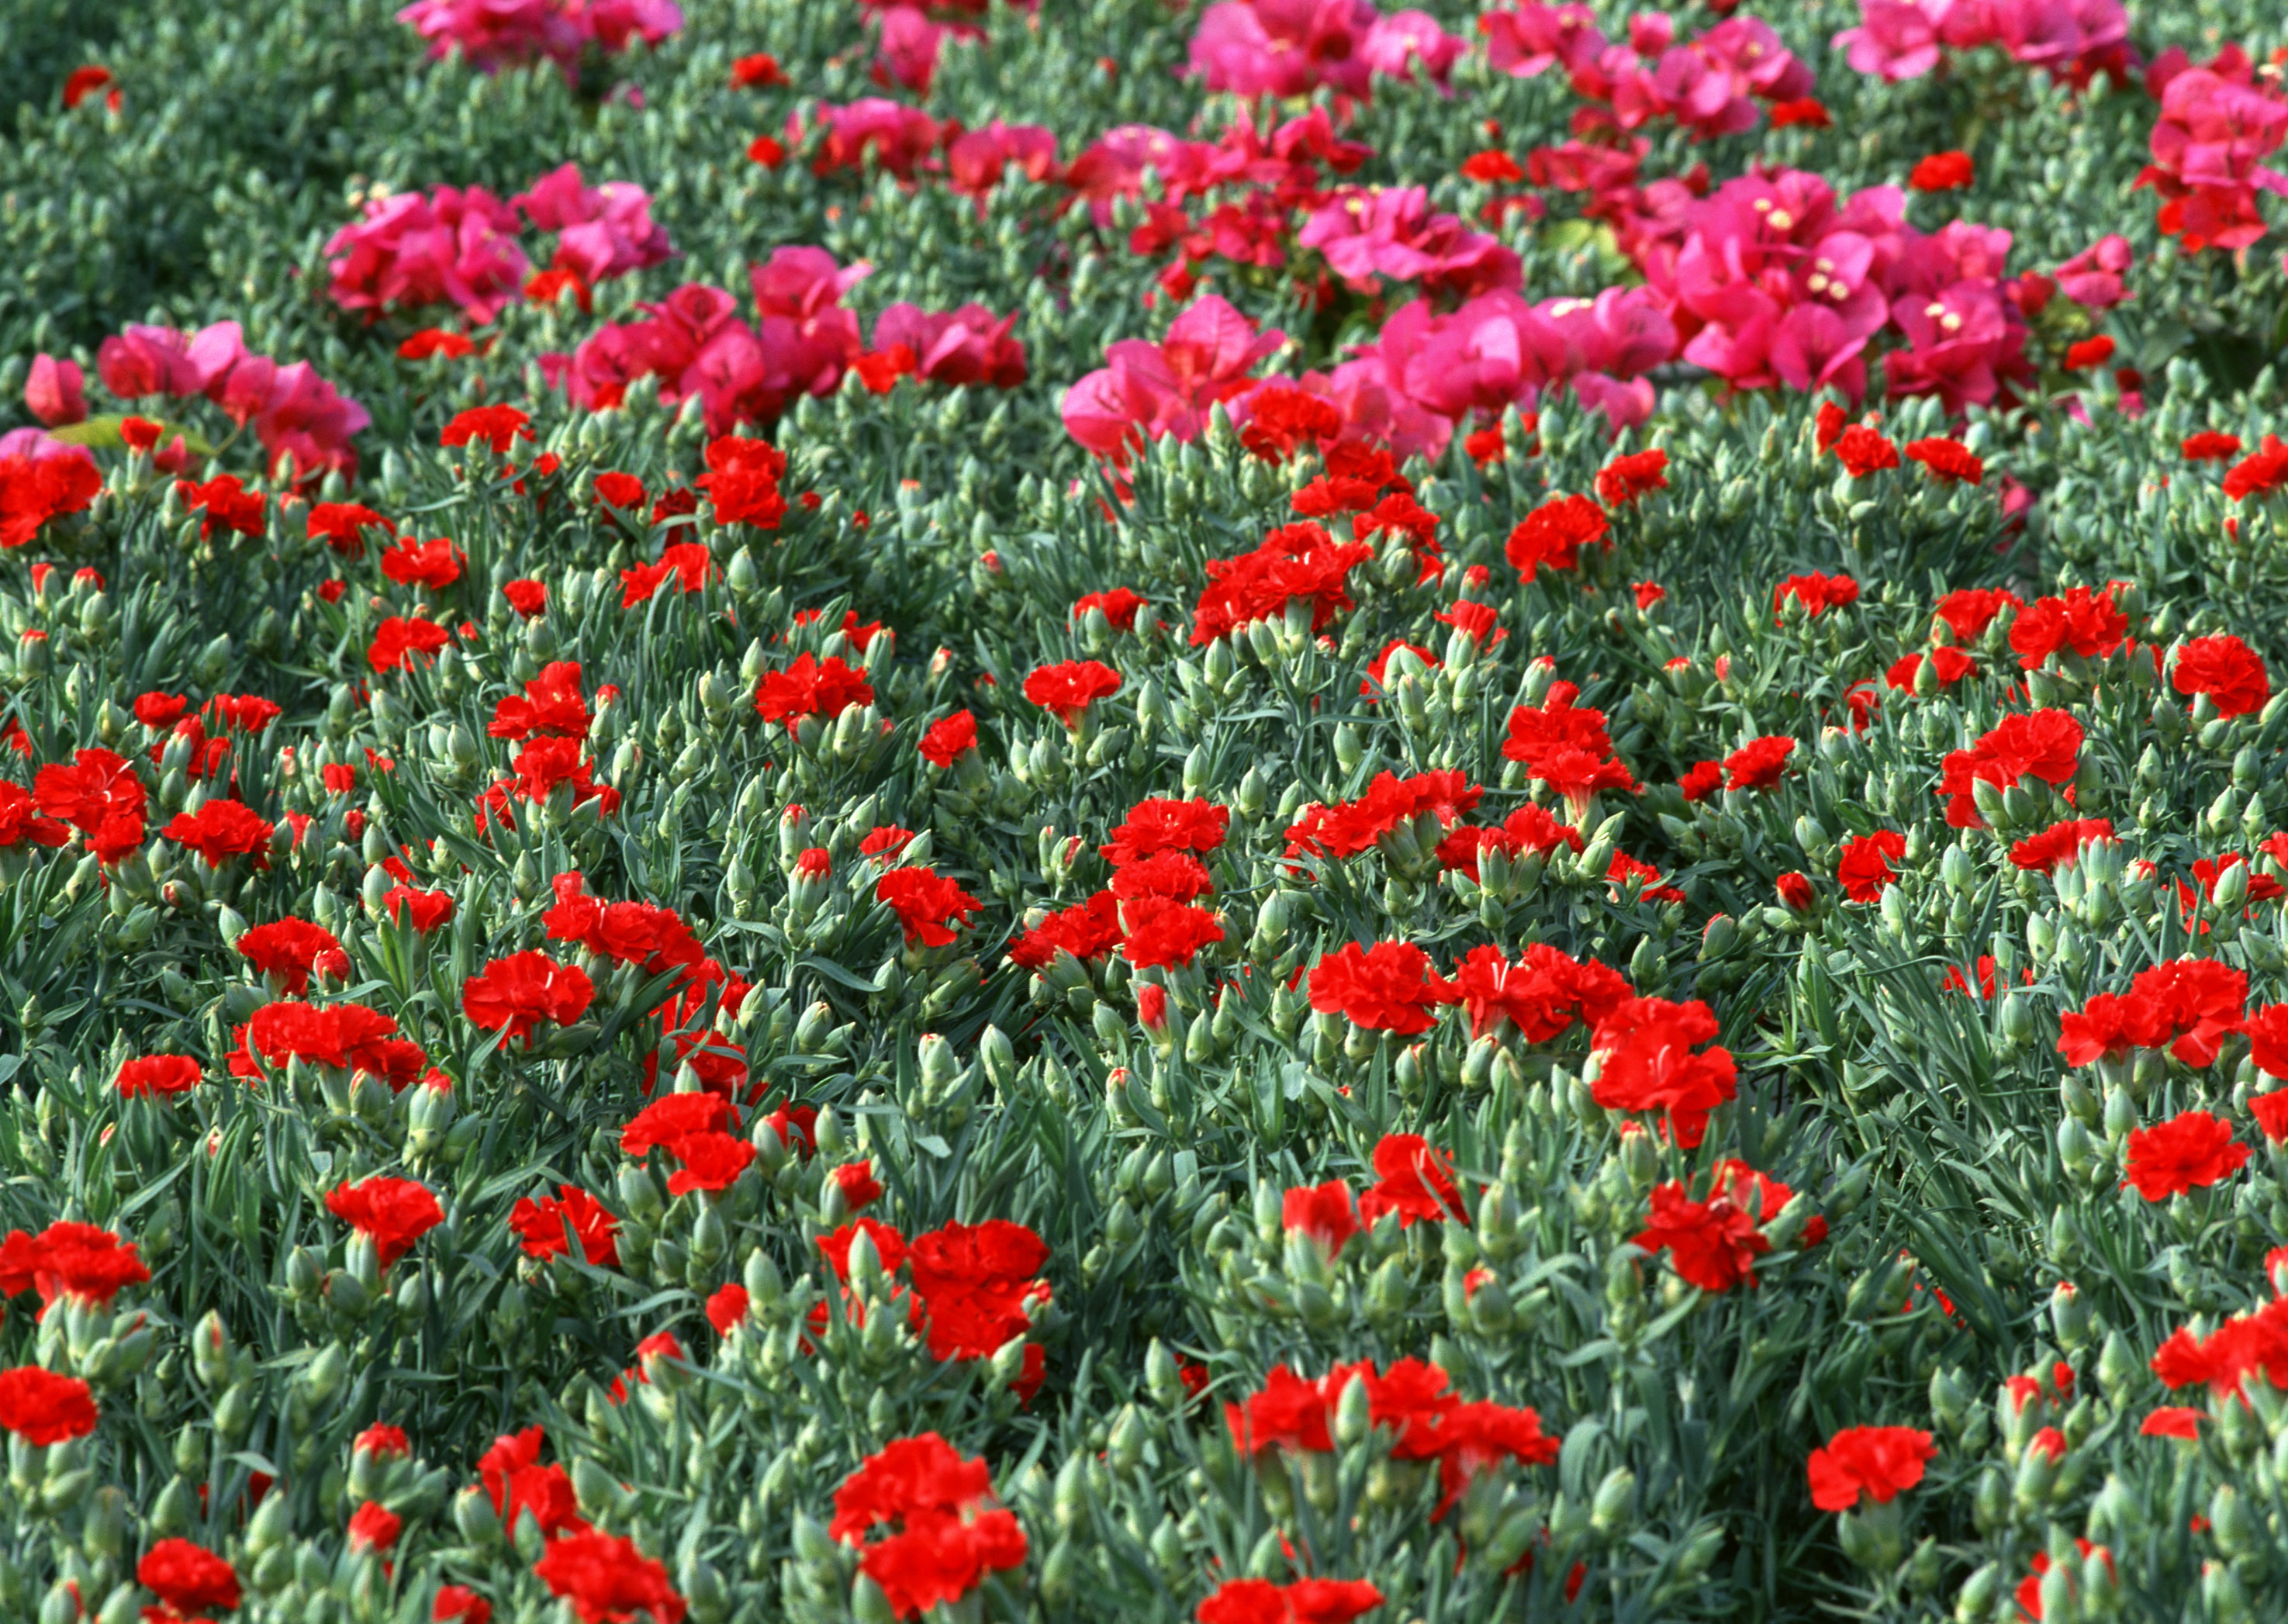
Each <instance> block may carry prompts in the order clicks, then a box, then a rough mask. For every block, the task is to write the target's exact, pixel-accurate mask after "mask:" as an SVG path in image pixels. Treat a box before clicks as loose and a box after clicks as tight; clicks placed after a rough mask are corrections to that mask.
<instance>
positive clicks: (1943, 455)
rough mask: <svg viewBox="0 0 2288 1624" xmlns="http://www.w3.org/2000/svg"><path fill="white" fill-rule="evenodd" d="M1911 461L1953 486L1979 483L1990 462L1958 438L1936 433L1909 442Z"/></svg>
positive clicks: (1908, 449) (1908, 451)
mask: <svg viewBox="0 0 2288 1624" xmlns="http://www.w3.org/2000/svg"><path fill="white" fill-rule="evenodd" d="M1907 460H1908V461H1909V462H1912V463H1921V464H1922V465H1923V466H1924V467H1926V468H1927V469H1929V470H1930V471H1931V472H1932V474H1933V475H1934V476H1935V477H1936V478H1938V479H1943V480H1945V481H1946V482H1947V483H1949V484H1950V485H1978V484H1982V483H1983V482H1984V480H1985V479H1986V464H1985V463H1984V462H1983V461H1982V460H1981V459H1980V458H1979V456H1978V454H1977V453H1975V452H1974V451H1973V450H1971V448H1969V447H1967V446H1966V445H1964V444H1963V443H1962V442H1961V441H1960V440H1949V439H1946V438H1944V437H1942V436H1934V437H1933V438H1931V439H1928V440H1910V441H1908V442H1907Z"/></svg>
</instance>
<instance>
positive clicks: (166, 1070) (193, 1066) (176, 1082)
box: [115, 1055, 204, 1099]
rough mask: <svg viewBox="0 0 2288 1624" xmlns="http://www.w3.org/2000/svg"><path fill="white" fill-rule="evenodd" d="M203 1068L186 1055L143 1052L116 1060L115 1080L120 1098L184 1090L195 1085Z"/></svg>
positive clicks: (183, 1091) (168, 1094)
mask: <svg viewBox="0 0 2288 1624" xmlns="http://www.w3.org/2000/svg"><path fill="white" fill-rule="evenodd" d="M203 1074H204V1072H203V1068H202V1067H201V1066H200V1065H199V1063H198V1062H197V1061H196V1060H195V1059H193V1058H191V1057H190V1056H188V1055H145V1056H142V1057H141V1058H138V1059H133V1060H123V1061H121V1062H120V1063H119V1075H118V1076H117V1078H116V1079H115V1082H116V1084H117V1087H118V1089H119V1097H121V1098H122V1099H134V1098H137V1097H143V1098H160V1097H168V1096H171V1095H176V1094H187V1093H188V1092H189V1091H190V1090H191V1089H195V1088H197V1087H198V1086H199V1080H200V1078H201V1077H202V1076H203Z"/></svg>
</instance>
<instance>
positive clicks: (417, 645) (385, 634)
mask: <svg viewBox="0 0 2288 1624" xmlns="http://www.w3.org/2000/svg"><path fill="white" fill-rule="evenodd" d="M451 640H452V639H451V637H450V635H449V633H448V632H447V631H446V630H445V629H444V628H443V627H442V626H440V625H437V624H435V623H434V622H430V621H425V620H423V619H422V618H421V617H420V616H418V615H415V616H413V617H411V618H410V619H408V618H407V617H406V616H404V615H400V614H393V615H390V616H389V617H387V618H386V619H385V620H384V621H383V622H381V624H380V625H379V626H377V627H376V628H375V629H374V634H373V642H372V644H371V646H369V647H368V648H367V649H366V651H365V657H366V661H367V663H369V665H371V666H372V667H373V669H375V670H377V671H392V670H395V669H397V668H398V667H399V666H401V665H403V664H405V663H406V661H408V660H409V659H410V658H411V657H412V656H413V655H415V654H435V653H436V652H437V651H438V650H439V649H441V648H443V647H444V646H445V645H446V644H447V643H449V642H450V641H451Z"/></svg>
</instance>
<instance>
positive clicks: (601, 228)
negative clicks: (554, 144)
mask: <svg viewBox="0 0 2288 1624" xmlns="http://www.w3.org/2000/svg"><path fill="white" fill-rule="evenodd" d="M509 202H510V204H511V205H512V207H514V208H517V209H520V210H523V211H524V218H526V219H528V220H529V221H531V222H532V226H533V229H534V230H536V231H552V232H554V233H556V234H557V238H556V257H555V259H554V261H553V263H554V264H555V265H557V266H558V267H560V268H561V269H564V270H568V271H573V272H576V273H578V275H579V277H580V279H581V280H582V281H585V282H587V283H589V284H591V285H593V284H594V283H597V282H600V281H605V280H606V279H608V278H609V277H614V276H624V275H626V274H627V273H630V272H632V271H641V270H646V269H647V268H649V267H650V266H652V265H658V264H661V263H662V262H663V261H665V260H667V259H671V258H672V257H674V255H675V245H674V244H673V243H671V242H669V241H668V238H667V231H666V229H665V228H664V227H663V226H657V225H655V224H654V223H653V221H652V218H651V198H650V197H649V195H648V194H646V193H645V191H644V189H643V188H642V187H641V186H636V185H633V184H632V183H631V182H628V181H624V180H613V181H607V182H606V183H605V184H604V185H602V186H585V185H583V184H582V182H581V179H580V166H579V165H578V164H576V163H568V164H565V165H564V166H563V167H562V168H561V169H556V170H550V171H549V172H548V173H547V174H545V175H543V176H542V177H541V178H539V179H537V180H536V181H534V182H533V183H532V186H531V187H530V188H529V189H528V190H526V191H523V192H520V193H518V194H516V195H515V196H514V197H512V198H511V199H509Z"/></svg>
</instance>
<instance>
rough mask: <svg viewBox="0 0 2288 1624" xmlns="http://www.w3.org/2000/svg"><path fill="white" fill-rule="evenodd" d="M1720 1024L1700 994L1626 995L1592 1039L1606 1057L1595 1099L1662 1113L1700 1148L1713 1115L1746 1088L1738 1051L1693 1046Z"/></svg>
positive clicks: (1676, 1132) (1613, 1107) (1593, 1088)
mask: <svg viewBox="0 0 2288 1624" xmlns="http://www.w3.org/2000/svg"><path fill="white" fill-rule="evenodd" d="M1717 1030H1718V1027H1717V1022H1716V1016H1715V1013H1714V1012H1713V1011H1712V1010H1710V1009H1709V1008H1708V1006H1707V1005H1706V1004H1704V1003H1702V1002H1699V1001H1698V1000H1697V999H1695V1000H1693V1001H1691V1002H1685V1003H1678V1002H1671V1001H1670V1000H1668V999H1665V998H1630V999H1625V1000H1624V1001H1622V1002H1619V1003H1618V1004H1616V1005H1615V1006H1614V1007H1613V1008H1612V1009H1610V1010H1608V1011H1607V1012H1606V1013H1605V1015H1604V1016H1603V1017H1602V1018H1601V1019H1600V1020H1599V1021H1598V1022H1597V1024H1596V1027H1595V1030H1594V1032H1593V1034H1591V1037H1590V1047H1591V1049H1592V1050H1593V1053H1594V1055H1595V1056H1596V1058H1597V1061H1598V1072H1597V1078H1596V1081H1594V1082H1593V1083H1592V1084H1591V1085H1590V1094H1591V1096H1592V1097H1593V1098H1594V1099H1595V1100H1596V1102H1597V1104H1598V1105H1601V1106H1603V1107H1604V1108H1605V1109H1606V1110H1608V1111H1632V1112H1648V1113H1649V1112H1658V1113H1662V1119H1663V1121H1664V1123H1665V1124H1666V1126H1667V1128H1668V1129H1669V1131H1670V1132H1671V1133H1672V1136H1673V1137H1674V1138H1675V1140H1676V1143H1677V1144H1678V1145H1681V1146H1683V1147H1684V1148H1685V1149H1687V1150H1690V1149H1693V1148H1694V1147H1696V1145H1699V1143H1700V1141H1701V1139H1702V1138H1703V1137H1704V1136H1705V1135H1706V1133H1707V1130H1708V1118H1709V1115H1710V1114H1711V1113H1712V1112H1713V1111H1714V1110H1715V1109H1716V1107H1717V1106H1719V1105H1724V1104H1726V1103H1727V1102H1728V1101H1730V1100H1731V1099H1732V1098H1733V1097H1735V1096H1736V1094H1737V1093H1738V1091H1739V1085H1738V1073H1737V1068H1736V1066H1734V1064H1733V1061H1732V1055H1731V1051H1730V1050H1726V1049H1722V1048H1711V1049H1708V1050H1704V1051H1703V1052H1701V1053H1698V1054H1695V1053H1693V1052H1692V1049H1693V1046H1694V1045H1696V1044H1700V1043H1706V1042H1710V1041H1711V1040H1712V1039H1713V1038H1714V1037H1715V1036H1716V1034H1717Z"/></svg>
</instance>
